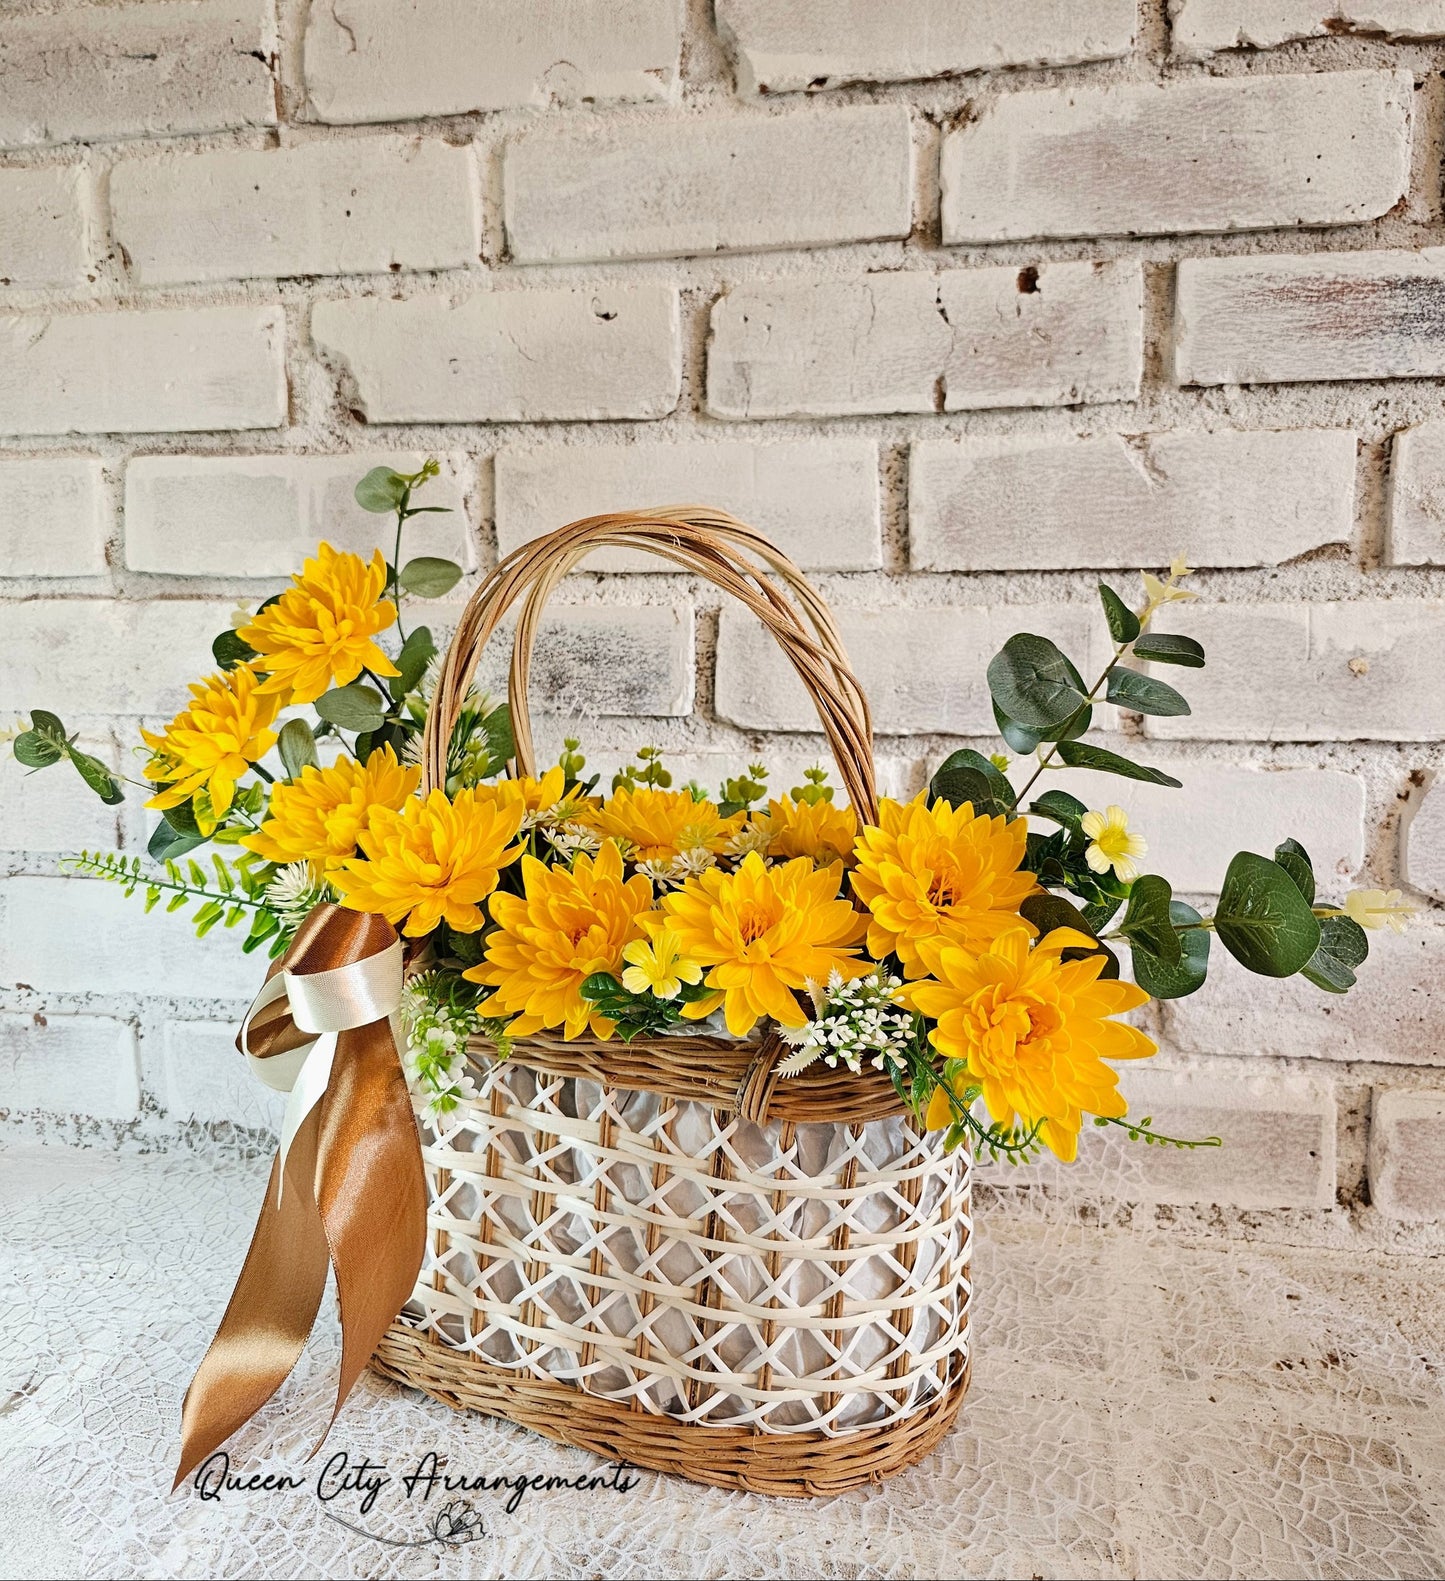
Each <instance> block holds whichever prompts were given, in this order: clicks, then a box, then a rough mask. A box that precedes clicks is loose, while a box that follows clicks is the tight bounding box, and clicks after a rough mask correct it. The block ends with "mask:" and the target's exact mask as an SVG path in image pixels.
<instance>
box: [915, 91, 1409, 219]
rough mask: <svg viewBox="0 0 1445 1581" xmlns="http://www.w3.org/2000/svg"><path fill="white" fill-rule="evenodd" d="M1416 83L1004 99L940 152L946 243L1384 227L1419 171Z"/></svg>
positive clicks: (1051, 94) (1020, 95)
mask: <svg viewBox="0 0 1445 1581" xmlns="http://www.w3.org/2000/svg"><path fill="white" fill-rule="evenodd" d="M1412 91H1413V85H1412V79H1411V77H1410V75H1409V74H1408V73H1403V72H1400V73H1396V72H1383V71H1350V72H1318V73H1311V74H1309V75H1305V76H1290V77H1231V78H1193V79H1190V80H1188V81H1185V82H1177V83H1171V84H1168V85H1166V86H1159V85H1157V84H1154V83H1130V84H1126V85H1123V86H1119V87H1110V88H1059V89H1051V90H1049V91H1048V92H1044V93H1016V94H1008V95H1005V96H1004V97H1002V98H999V99H996V100H994V101H993V103H992V104H990V105H989V106H988V107H987V108H986V109H985V110H984V111H983V113H982V114H981V115H980V116H979V118H978V119H977V120H976V121H973V122H970V123H969V124H968V125H966V126H963V127H961V128H960V129H959V130H957V131H955V132H951V133H949V135H948V136H947V137H946V138H945V139H944V144H943V153H942V164H941V176H942V184H943V194H942V212H943V240H944V241H945V243H949V242H995V241H1008V240H1019V239H1022V238H1027V237H1036V236H1139V235H1144V236H1149V235H1160V234H1165V233H1170V232H1188V231H1237V230H1263V229H1269V228H1271V227H1274V226H1284V225H1348V224H1357V223H1359V222H1360V221H1362V220H1371V219H1376V218H1377V217H1378V216H1379V215H1381V214H1384V213H1385V212H1386V210H1388V209H1390V208H1392V207H1393V206H1394V204H1395V203H1397V202H1398V201H1399V200H1400V198H1402V197H1403V196H1404V195H1405V191H1406V188H1407V185H1408V183H1409V174H1410V101H1411V96H1412Z"/></svg>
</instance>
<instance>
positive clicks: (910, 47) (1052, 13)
mask: <svg viewBox="0 0 1445 1581" xmlns="http://www.w3.org/2000/svg"><path fill="white" fill-rule="evenodd" d="M1137 9H1138V8H1137V5H1136V3H1135V0H1093V3H1092V4H1090V5H1088V6H1081V5H1078V4H1077V3H1075V0H974V3H973V4H972V5H970V6H969V7H968V8H967V10H966V11H964V10H961V9H960V8H959V7H958V6H957V5H955V4H952V3H951V0H892V3H891V4H889V5H886V6H881V5H877V4H875V3H873V0H717V5H716V12H717V23H718V28H719V30H720V32H721V33H722V36H723V39H724V40H725V41H726V42H727V43H728V44H729V46H730V47H731V48H732V50H733V52H734V54H735V56H736V59H737V75H738V87H739V89H740V90H741V91H742V92H744V93H749V94H764V93H788V92H792V91H796V90H798V89H802V88H806V89H809V90H810V91H815V90H817V89H822V88H836V87H839V86H840V85H842V84H843V83H848V82H908V81H916V80H919V79H922V78H932V77H952V76H957V75H959V74H960V73H963V72H970V71H994V70H997V69H998V68H999V67H1003V66H1074V65H1078V64H1079V63H1080V62H1082V61H1088V60H1115V59H1117V58H1118V57H1119V56H1121V55H1127V54H1128V53H1129V51H1130V50H1131V49H1132V48H1133V45H1134V25H1135V18H1136V12H1137Z"/></svg>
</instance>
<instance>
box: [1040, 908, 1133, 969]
mask: <svg viewBox="0 0 1445 1581" xmlns="http://www.w3.org/2000/svg"><path fill="white" fill-rule="evenodd" d="M1019 914H1020V915H1021V916H1022V917H1023V918H1024V919H1025V920H1026V921H1028V922H1031V923H1033V925H1034V926H1035V927H1036V928H1037V929H1038V930H1039V937H1040V938H1042V937H1043V935H1044V934H1046V933H1052V932H1053V931H1054V929H1055V928H1077V929H1078V931H1079V932H1080V933H1087V934H1091V935H1092V934H1093V933H1094V931H1095V930H1094V929H1093V928H1092V927H1090V926H1089V921H1088V918H1087V917H1085V915H1084V913H1083V912H1082V911H1080V910H1079V908H1078V907H1077V906H1075V905H1074V904H1073V902H1072V901H1068V900H1065V899H1064V897H1063V896H1062V895H1050V894H1041V895H1029V896H1028V897H1027V898H1026V899H1025V900H1024V901H1023V902H1022V904H1021V905H1020V906H1019ZM1090 955H1102V956H1103V957H1104V969H1103V971H1102V972H1101V973H1100V976H1102V977H1117V976H1118V975H1119V957H1118V956H1117V955H1115V954H1114V952H1113V951H1112V950H1111V949H1110V948H1109V946H1108V945H1107V944H1105V943H1103V941H1102V940H1101V941H1100V942H1099V943H1098V944H1097V945H1096V946H1095V947H1094V948H1093V949H1092V950H1086V949H1083V948H1081V947H1080V946H1077V945H1076V946H1074V947H1073V948H1072V949H1067V950H1064V951H1062V952H1061V953H1060V956H1059V959H1060V960H1064V961H1082V960H1085V959H1087V958H1088V957H1089V956H1090Z"/></svg>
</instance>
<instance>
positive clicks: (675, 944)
mask: <svg viewBox="0 0 1445 1581" xmlns="http://www.w3.org/2000/svg"><path fill="white" fill-rule="evenodd" d="M622 959H623V960H624V961H626V962H627V963H628V964H627V966H626V967H625V968H624V970H623V973H622V986H623V987H624V988H625V989H627V990H628V992H629V993H634V994H651V995H652V996H653V998H654V999H676V998H677V996H678V995H679V994H680V993H681V992H682V985H683V984H684V983H688V984H692V983H700V982H701V981H702V967H700V966H699V965H698V964H697V963H696V962H695V961H689V960H687V959H685V958H684V956H683V953H682V940H681V939H679V938H678V936H677V935H676V934H675V933H674V932H673V931H672V929H671V928H668V927H661V928H659V929H658V930H657V931H656V933H655V934H654V935H653V936H652V938H650V939H634V940H633V941H632V943H631V944H629V945H628V946H627V948H626V949H625V950H624V951H623V952H622Z"/></svg>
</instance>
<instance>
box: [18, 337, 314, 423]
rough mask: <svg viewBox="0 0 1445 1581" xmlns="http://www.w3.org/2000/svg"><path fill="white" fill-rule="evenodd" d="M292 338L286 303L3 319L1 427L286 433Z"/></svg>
mask: <svg viewBox="0 0 1445 1581" xmlns="http://www.w3.org/2000/svg"><path fill="white" fill-rule="evenodd" d="M284 340H285V326H284V320H283V318H282V314H281V309H280V308H279V307H197V308H176V309H157V310H152V311H148V312H118V313H66V314H63V315H61V314H57V315H54V316H50V315H46V316H40V315H35V316H31V317H26V318H4V319H0V432H3V433H7V434H68V433H86V434H99V433H114V434H137V433H147V432H150V431H152V430H172V431H178V432H182V433H190V432H199V431H204V430H207V429H227V428H277V427H279V426H280V425H281V424H282V423H284V422H285V420H286V370H285V366H284Z"/></svg>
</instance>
